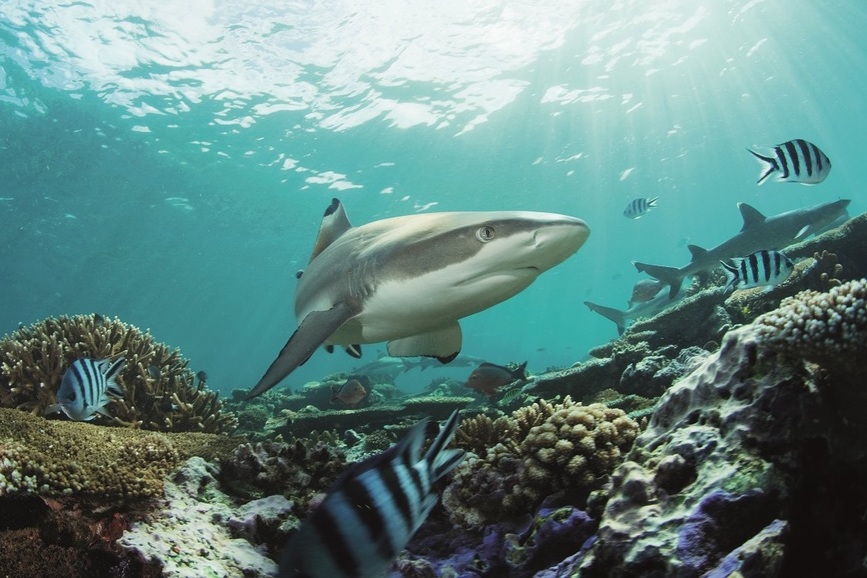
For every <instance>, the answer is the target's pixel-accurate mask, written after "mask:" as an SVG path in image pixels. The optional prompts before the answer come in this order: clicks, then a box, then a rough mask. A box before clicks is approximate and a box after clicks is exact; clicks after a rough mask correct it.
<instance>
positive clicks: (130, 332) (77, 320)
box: [0, 315, 237, 433]
mask: <svg viewBox="0 0 867 578" xmlns="http://www.w3.org/2000/svg"><path fill="white" fill-rule="evenodd" d="M120 356H123V357H124V358H125V359H126V363H125V364H124V366H123V369H122V370H121V372H120V374H119V376H118V383H119V384H120V386H121V388H122V389H123V392H124V396H123V398H122V399H115V400H112V401H111V402H109V404H108V406H107V411H108V413H109V414H111V416H112V419H109V418H104V417H102V416H97V418H96V420H97V422H96V423H106V424H108V425H120V426H128V427H132V428H140V429H148V430H155V431H173V432H180V431H198V432H207V433H220V432H231V431H232V430H233V429H234V428H235V426H236V424H237V421H236V419H235V417H234V415H232V414H231V413H227V412H223V411H222V406H221V403H220V401H219V394H218V393H217V392H214V391H211V390H210V389H208V388H207V387H206V386H205V384H204V382H203V381H202V380H198V382H197V383H196V381H197V380H196V377H195V375H194V374H193V372H192V371H191V370H189V369H188V368H187V360H185V359H184V358H183V357H181V354H180V352H179V351H178V350H177V349H175V350H170V349H169V348H168V347H167V346H166V345H164V344H162V343H158V342H156V341H154V339H153V337H152V336H151V335H150V334H149V333H146V332H142V331H141V330H139V329H138V328H136V327H134V326H132V325H128V324H126V323H123V322H121V321H120V320H118V319H116V318H115V319H107V318H104V317H102V316H100V315H76V316H72V317H66V316H61V317H57V318H48V319H45V320H43V321H40V322H38V323H35V324H33V325H31V326H29V327H22V328H20V329H18V330H17V331H15V332H13V333H12V334H10V335H8V336H6V337H5V338H3V339H2V340H0V407H10V408H17V409H21V410H25V411H29V412H31V413H34V414H39V415H41V414H43V413H44V412H45V409H46V408H47V407H48V406H49V405H51V404H53V403H55V402H56V392H57V390H58V388H59V387H60V382H61V380H62V379H63V374H64V373H65V372H66V369H67V368H68V367H69V365H70V364H71V363H72V362H73V361H75V360H76V359H78V358H82V357H90V358H94V359H104V358H112V359H115V358H118V357H120Z"/></svg>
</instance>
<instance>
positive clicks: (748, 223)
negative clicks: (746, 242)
mask: <svg viewBox="0 0 867 578" xmlns="http://www.w3.org/2000/svg"><path fill="white" fill-rule="evenodd" d="M738 210H740V212H741V216H742V217H743V218H744V226H743V227H741V231H746V230H747V229H749V228H750V227H755V226H756V225H758V224H759V223H763V222H765V220H766V217H765V216H764V215H763V214H762V213H761V211H759V210H758V209H756V208H755V207H753V206H751V205H748V204H746V203H738Z"/></svg>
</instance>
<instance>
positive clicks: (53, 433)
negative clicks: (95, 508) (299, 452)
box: [0, 408, 238, 504]
mask: <svg viewBox="0 0 867 578" xmlns="http://www.w3.org/2000/svg"><path fill="white" fill-rule="evenodd" d="M237 445H238V440H237V439H234V440H233V439H232V438H229V437H226V436H217V435H213V434H201V433H174V434H164V433H156V432H147V431H141V430H133V429H120V428H112V429H108V428H100V427H94V426H93V425H91V424H87V423H82V422H70V421H53V420H45V419H43V418H41V417H38V416H34V415H31V414H28V413H25V412H22V411H18V410H12V409H6V408H0V496H6V495H23V494H33V493H35V494H39V495H40V496H43V497H47V496H55V497H63V496H74V497H75V499H78V500H93V501H97V502H99V503H103V504H105V503H113V502H118V503H119V502H126V503H129V502H134V501H136V500H143V499H148V498H152V497H154V496H159V495H160V494H161V493H162V489H163V478H164V476H165V475H166V474H168V473H169V472H170V471H171V470H172V468H174V467H176V466H177V465H178V464H179V463H180V462H181V461H182V460H183V459H186V458H187V457H189V456H193V455H199V456H206V457H209V458H212V457H216V456H218V455H228V454H229V453H230V452H231V451H232V450H233V449H234V448H235V447H236V446H237Z"/></svg>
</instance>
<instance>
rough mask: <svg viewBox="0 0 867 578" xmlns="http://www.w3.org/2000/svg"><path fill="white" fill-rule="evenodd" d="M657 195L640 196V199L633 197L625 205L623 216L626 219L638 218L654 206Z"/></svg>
mask: <svg viewBox="0 0 867 578" xmlns="http://www.w3.org/2000/svg"><path fill="white" fill-rule="evenodd" d="M658 199H659V197H653V198H652V199H650V198H645V197H642V198H640V199H633V200H632V201H630V202H629V204H628V205H626V209H624V211H623V216H624V217H626V218H627V219H640V218H641V217H643V216H644V215H646V214H647V213H648V211H650V209H653V208H655V207H656V201H657V200H658Z"/></svg>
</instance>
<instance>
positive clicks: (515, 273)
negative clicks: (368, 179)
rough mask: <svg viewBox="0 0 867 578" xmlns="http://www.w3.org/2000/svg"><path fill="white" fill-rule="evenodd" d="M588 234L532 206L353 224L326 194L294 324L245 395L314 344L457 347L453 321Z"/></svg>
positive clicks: (562, 255) (395, 352)
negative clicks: (284, 342) (509, 209)
mask: <svg viewBox="0 0 867 578" xmlns="http://www.w3.org/2000/svg"><path fill="white" fill-rule="evenodd" d="M589 235H590V228H589V227H588V226H587V224H586V223H585V222H584V221H583V220H581V219H579V218H577V217H570V216H566V215H560V214H555V213H541V212H531V211H467V212H435V213H417V214H413V215H403V216H399V217H391V218H386V219H381V220H378V221H373V222H370V223H367V224H364V225H360V226H358V227H354V226H352V224H351V223H350V222H349V219H348V217H347V216H346V212H345V210H344V207H343V205H342V204H341V203H340V201H339V200H338V199H333V200H332V202H331V204H330V205H329V206H328V208H327V209H326V210H325V214H324V215H323V218H322V224H321V225H320V227H319V234H318V236H317V238H316V242H315V243H314V246H313V252H312V255H311V257H310V261H309V263H308V264H307V267H306V268H305V269H304V270H303V271H302V272H299V277H298V284H297V286H296V290H295V315H296V318H297V319H299V320H300V323H299V325H298V328H297V329H296V330H295V332H294V333H293V334H292V336H291V337H290V338H289V340H288V341H287V342H286V345H285V346H283V349H282V350H281V351H280V353H279V354H278V355H277V358H276V359H275V360H274V361H273V363H272V364H271V365H270V367H268V369H267V370H266V372H265V374H264V375H263V376H262V378H261V379H260V380H259V382H258V383H257V384H256V385H255V386H254V387H253V388H252V389H251V390H250V392H249V394H248V398H252V397H255V396H258V395H260V394H262V393H264V392H266V391H268V390H269V389H271V388H272V387H274V386H275V385H277V384H278V383H280V382H281V381H282V380H283V379H284V378H286V377H287V376H288V375H289V374H290V373H292V372H293V371H294V370H295V369H297V368H298V367H299V366H300V365H302V364H303V363H305V362H306V361H307V359H308V358H310V356H311V355H312V354H313V353H314V352H315V351H316V350H317V349H318V348H319V347H320V346H324V347H325V348H326V350H328V351H332V350H333V348H334V346H335V345H341V346H343V347H344V348H345V350H346V351H347V353H349V354H350V355H352V356H353V357H360V356H361V345H362V344H366V343H379V342H383V341H385V342H387V345H386V351H387V353H388V355H390V356H392V357H414V356H428V357H435V358H437V359H438V360H439V361H440V362H442V363H448V362H449V361H451V360H453V359H454V358H455V357H457V355H458V353H459V352H460V350H461V343H462V334H461V327H460V324H459V323H458V321H459V320H460V319H462V318H464V317H467V316H469V315H472V314H475V313H478V312H479V311H483V310H485V309H487V308H489V307H492V306H494V305H496V304H498V303H500V302H502V301H505V300H506V299H509V298H510V297H513V296H514V295H517V294H518V293H520V292H521V291H523V290H524V289H525V288H527V287H528V286H529V285H530V284H531V283H532V282H533V281H534V280H535V279H536V278H537V277H538V276H539V275H540V274H541V273H543V272H545V271H547V270H548V269H550V268H552V267H554V266H555V265H558V264H560V263H561V262H563V261H565V260H566V259H567V258H568V257H570V256H571V255H572V254H574V253H575V252H577V251H578V249H579V248H580V247H581V246H582V245H583V244H584V242H585V241H586V240H587V237H588V236H589Z"/></svg>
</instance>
